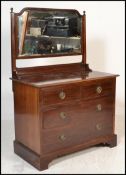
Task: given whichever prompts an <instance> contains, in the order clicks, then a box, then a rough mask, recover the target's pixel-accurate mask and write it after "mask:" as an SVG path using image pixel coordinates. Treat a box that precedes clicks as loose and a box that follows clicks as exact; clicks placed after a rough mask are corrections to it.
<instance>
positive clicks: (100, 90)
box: [96, 86, 102, 94]
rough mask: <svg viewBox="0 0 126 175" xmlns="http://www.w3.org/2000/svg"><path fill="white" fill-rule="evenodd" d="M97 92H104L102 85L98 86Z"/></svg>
mask: <svg viewBox="0 0 126 175" xmlns="http://www.w3.org/2000/svg"><path fill="white" fill-rule="evenodd" d="M96 92H97V93H98V94H100V93H101V92H102V87H101V86H98V87H97V88H96Z"/></svg>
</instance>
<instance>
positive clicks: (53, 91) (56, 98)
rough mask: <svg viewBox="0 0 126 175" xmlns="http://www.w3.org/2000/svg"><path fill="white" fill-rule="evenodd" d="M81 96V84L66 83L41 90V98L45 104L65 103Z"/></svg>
mask: <svg viewBox="0 0 126 175" xmlns="http://www.w3.org/2000/svg"><path fill="white" fill-rule="evenodd" d="M79 98H80V86H79V85H74V86H72V85H68V86H67V85H64V86H58V87H50V88H46V89H42V90H41V91H40V100H41V101H42V102H43V104H44V105H52V104H57V103H63V102H66V101H70V100H73V99H74V100H75V99H79Z"/></svg>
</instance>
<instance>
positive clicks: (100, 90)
mask: <svg viewBox="0 0 126 175" xmlns="http://www.w3.org/2000/svg"><path fill="white" fill-rule="evenodd" d="M114 82H115V79H106V80H94V81H91V82H87V83H85V84H83V85H82V88H81V95H82V98H84V99H91V98H95V97H102V96H109V95H113V94H114V93H115V84H114Z"/></svg>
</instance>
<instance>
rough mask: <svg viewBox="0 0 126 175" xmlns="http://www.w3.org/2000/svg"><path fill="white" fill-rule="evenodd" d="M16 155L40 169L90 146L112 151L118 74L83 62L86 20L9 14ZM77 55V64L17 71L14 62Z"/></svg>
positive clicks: (27, 11) (51, 12) (72, 15)
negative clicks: (104, 147)
mask: <svg viewBox="0 0 126 175" xmlns="http://www.w3.org/2000/svg"><path fill="white" fill-rule="evenodd" d="M11 48H12V49H11V56H12V78H11V79H12V89H13V93H14V121H15V140H14V152H15V153H16V154H17V155H19V156H20V157H22V158H23V159H24V160H26V161H27V162H29V163H30V164H32V165H33V166H34V167H36V168H37V169H39V170H44V169H47V168H48V164H49V163H50V162H51V161H52V160H53V159H55V158H56V157H59V156H63V155H66V154H70V153H73V152H75V151H79V150H82V149H84V148H88V147H90V146H93V145H98V144H103V145H106V146H109V147H114V146H116V144H117V135H116V134H115V89H116V77H117V76H118V75H114V74H109V73H104V72H97V71H94V70H91V69H90V68H89V65H88V64H87V63H86V15H85V12H84V14H83V15H80V13H79V12H78V11H76V10H69V9H46V8H24V9H22V10H21V11H20V12H19V13H14V12H13V9H11ZM74 55H80V56H82V61H81V62H80V63H69V64H68V63H67V64H59V65H48V66H33V67H20V68H19V67H17V66H16V61H17V60H19V59H20V60H24V59H27V60H29V59H33V58H34V59H37V58H44V57H45V58H46V57H50V59H51V58H52V57H57V59H60V58H61V56H64V58H66V60H67V57H66V56H69V57H71V59H72V56H74Z"/></svg>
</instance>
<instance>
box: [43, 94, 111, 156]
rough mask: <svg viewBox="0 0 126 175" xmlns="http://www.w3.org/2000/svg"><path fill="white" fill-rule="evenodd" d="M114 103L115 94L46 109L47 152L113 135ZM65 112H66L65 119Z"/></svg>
mask: <svg viewBox="0 0 126 175" xmlns="http://www.w3.org/2000/svg"><path fill="white" fill-rule="evenodd" d="M113 103H114V99H113V97H104V98H100V99H95V100H93V101H92V100H85V101H81V102H80V103H79V104H78V105H70V106H60V107H58V108H57V109H52V110H51V111H45V112H44V113H43V128H42V138H43V141H42V150H43V152H44V153H48V152H51V151H55V150H58V149H63V148H66V147H70V146H72V145H78V144H81V143H83V142H86V141H88V140H90V139H94V138H96V137H99V136H104V135H110V134H112V132H113ZM61 112H64V113H65V116H66V117H65V118H64V117H63V116H62V115H61ZM61 116H62V117H61Z"/></svg>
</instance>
